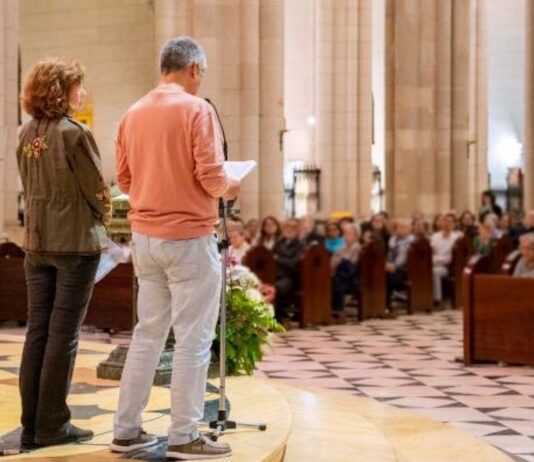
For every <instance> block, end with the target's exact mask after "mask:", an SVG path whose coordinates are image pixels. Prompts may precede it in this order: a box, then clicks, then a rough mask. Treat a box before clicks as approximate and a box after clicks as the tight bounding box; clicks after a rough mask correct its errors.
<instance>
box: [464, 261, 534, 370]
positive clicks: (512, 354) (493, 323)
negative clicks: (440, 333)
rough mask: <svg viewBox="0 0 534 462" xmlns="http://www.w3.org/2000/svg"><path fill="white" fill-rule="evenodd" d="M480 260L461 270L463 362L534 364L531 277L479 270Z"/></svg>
mask: <svg viewBox="0 0 534 462" xmlns="http://www.w3.org/2000/svg"><path fill="white" fill-rule="evenodd" d="M480 261H481V259H480V258H478V257H476V258H474V259H472V261H471V262H470V264H469V266H468V267H467V268H466V269H465V272H464V293H463V298H464V302H463V308H464V363H465V364H466V365H471V364H474V363H477V362H501V361H502V362H506V363H512V364H529V365H534V349H533V348H532V337H533V336H534V305H533V304H532V300H534V280H532V279H526V278H514V277H510V276H506V275H501V274H481V273H479V272H478V271H480V267H479V268H477V264H478V265H480ZM482 261H483V259H482Z"/></svg>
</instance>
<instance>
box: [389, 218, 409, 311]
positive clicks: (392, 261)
mask: <svg viewBox="0 0 534 462" xmlns="http://www.w3.org/2000/svg"><path fill="white" fill-rule="evenodd" d="M411 231H412V223H411V220H410V219H408V218H399V219H397V220H395V223H394V225H393V233H394V234H393V237H391V238H390V240H389V244H388V247H389V248H388V259H387V262H386V272H387V305H388V308H390V307H391V301H392V298H393V292H394V291H401V290H404V289H405V285H406V278H407V274H406V262H407V260H408V249H409V248H410V245H411V243H412V242H413V241H414V240H415V237H414V235H413V234H412V233H411Z"/></svg>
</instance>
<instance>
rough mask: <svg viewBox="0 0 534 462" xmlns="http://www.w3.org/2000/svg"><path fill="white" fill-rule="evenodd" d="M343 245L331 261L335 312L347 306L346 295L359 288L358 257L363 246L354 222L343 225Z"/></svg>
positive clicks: (333, 307)
mask: <svg viewBox="0 0 534 462" xmlns="http://www.w3.org/2000/svg"><path fill="white" fill-rule="evenodd" d="M343 239H344V244H343V247H341V248H340V249H338V250H337V251H336V252H335V253H334V255H333V256H332V260H331V261H330V263H331V267H332V309H333V311H334V312H340V311H343V309H344V308H345V295H347V294H350V293H355V292H356V291H357V289H358V258H359V256H360V252H361V249H362V246H361V245H360V243H359V239H360V233H359V232H358V227H357V226H356V225H354V224H353V223H345V225H344V226H343Z"/></svg>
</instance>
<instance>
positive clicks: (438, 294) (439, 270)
mask: <svg viewBox="0 0 534 462" xmlns="http://www.w3.org/2000/svg"><path fill="white" fill-rule="evenodd" d="M448 274H449V269H448V268H447V267H446V266H433V267H432V280H433V286H434V301H436V302H441V301H442V300H443V294H442V290H441V280H442V279H443V278H444V277H446V276H447V275H448Z"/></svg>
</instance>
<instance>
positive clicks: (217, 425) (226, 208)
mask: <svg viewBox="0 0 534 462" xmlns="http://www.w3.org/2000/svg"><path fill="white" fill-rule="evenodd" d="M206 101H207V102H208V103H209V104H210V105H211V107H212V108H213V110H214V112H215V115H216V116H217V120H218V123H219V126H220V128H221V133H222V137H223V152H224V160H225V161H226V160H228V143H227V142H226V134H225V132H224V127H223V124H222V121H221V118H220V116H219V112H218V111H217V108H216V107H215V105H214V104H213V103H212V102H211V101H210V100H209V99H207V98H206ZM232 205H233V201H225V200H224V199H222V198H221V199H219V218H220V220H221V226H220V232H219V243H218V246H219V251H220V253H221V274H222V284H221V296H220V317H219V331H220V342H219V365H220V371H219V375H220V377H219V380H220V385H219V410H218V412H217V420H213V421H211V422H209V428H211V429H212V431H211V432H210V433H209V434H208V436H209V438H210V439H211V440H212V441H217V439H218V438H219V436H221V435H222V434H224V432H225V431H226V430H234V429H236V428H237V427H243V428H253V429H256V430H260V431H265V430H267V425H266V424H264V423H243V422H239V423H238V422H235V421H232V420H228V417H229V415H228V410H227V409H226V324H227V322H226V321H227V318H226V313H227V306H226V287H227V283H226V275H227V270H228V248H229V247H230V244H229V241H228V236H227V230H226V217H227V215H229V212H230V210H231V208H232Z"/></svg>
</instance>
